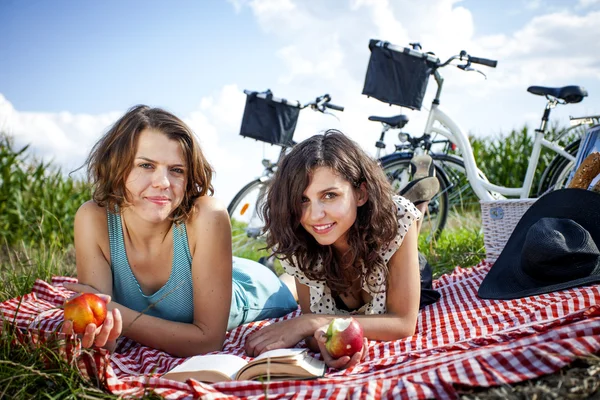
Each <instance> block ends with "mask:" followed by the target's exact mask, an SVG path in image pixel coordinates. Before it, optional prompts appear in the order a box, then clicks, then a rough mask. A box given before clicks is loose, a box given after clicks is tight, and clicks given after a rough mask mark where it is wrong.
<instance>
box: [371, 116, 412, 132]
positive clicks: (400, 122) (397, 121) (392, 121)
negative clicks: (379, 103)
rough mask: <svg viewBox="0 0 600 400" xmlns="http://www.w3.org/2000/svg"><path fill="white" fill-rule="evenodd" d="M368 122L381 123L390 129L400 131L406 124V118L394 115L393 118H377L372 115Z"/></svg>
mask: <svg viewBox="0 0 600 400" xmlns="http://www.w3.org/2000/svg"><path fill="white" fill-rule="evenodd" d="M369 121H377V122H383V123H384V124H387V125H389V126H391V127H392V128H397V129H401V128H403V127H404V125H406V124H408V116H406V115H404V114H400V115H396V116H394V117H377V116H375V115H372V116H370V117H369Z"/></svg>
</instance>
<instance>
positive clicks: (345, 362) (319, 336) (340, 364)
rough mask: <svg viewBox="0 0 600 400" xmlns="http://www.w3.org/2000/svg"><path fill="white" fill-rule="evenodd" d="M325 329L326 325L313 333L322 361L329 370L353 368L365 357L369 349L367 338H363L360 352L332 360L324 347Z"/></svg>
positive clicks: (325, 339)
mask: <svg viewBox="0 0 600 400" xmlns="http://www.w3.org/2000/svg"><path fill="white" fill-rule="evenodd" d="M327 327H328V325H325V326H322V327H321V328H319V329H317V330H316V331H315V334H314V337H315V339H316V341H317V344H318V345H319V349H320V351H321V356H322V357H323V361H325V364H327V365H328V366H329V367H331V368H336V369H346V368H350V367H353V366H355V365H356V364H358V363H359V362H361V361H362V360H364V359H365V356H366V355H367V350H368V348H369V341H368V340H367V338H363V346H362V350H361V351H359V352H356V353H354V354H353V355H352V357H348V356H343V357H340V358H333V357H331V355H330V354H329V352H328V351H327V348H326V347H325V342H326V341H327V335H326V332H327Z"/></svg>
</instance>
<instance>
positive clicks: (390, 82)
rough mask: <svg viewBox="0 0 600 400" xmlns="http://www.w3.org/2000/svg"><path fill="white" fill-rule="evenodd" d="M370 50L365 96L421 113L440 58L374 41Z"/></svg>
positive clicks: (370, 42) (370, 44) (372, 40)
mask: <svg viewBox="0 0 600 400" xmlns="http://www.w3.org/2000/svg"><path fill="white" fill-rule="evenodd" d="M390 46H392V47H393V48H394V49H392V48H390ZM369 49H370V50H371V57H370V58H369V65H368V67H367V75H366V77H365V85H364V88H363V92H362V94H365V95H367V96H369V97H374V98H376V99H377V100H380V101H383V102H384V103H389V104H395V105H397V106H400V107H407V108H410V109H412V110H420V109H421V104H422V103H423V97H424V96H425V91H426V90H427V83H428V82H429V75H430V74H431V73H432V71H433V68H434V67H435V66H436V64H437V61H438V60H437V58H436V57H435V56H432V55H430V54H426V53H421V52H419V51H416V50H412V49H409V48H404V47H398V46H393V45H391V44H390V43H388V42H383V41H381V40H375V39H371V40H370V41H369ZM396 49H400V51H398V50H396Z"/></svg>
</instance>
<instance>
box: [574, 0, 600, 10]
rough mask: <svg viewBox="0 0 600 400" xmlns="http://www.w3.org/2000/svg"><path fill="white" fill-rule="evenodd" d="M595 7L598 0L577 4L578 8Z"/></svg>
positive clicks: (599, 0) (598, 2)
mask: <svg viewBox="0 0 600 400" xmlns="http://www.w3.org/2000/svg"><path fill="white" fill-rule="evenodd" d="M595 5H600V0H579V1H578V2H577V7H578V8H588V7H593V6H595Z"/></svg>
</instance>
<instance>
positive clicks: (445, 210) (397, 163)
mask: <svg viewBox="0 0 600 400" xmlns="http://www.w3.org/2000/svg"><path fill="white" fill-rule="evenodd" d="M412 156H413V154H412V153H394V154H391V155H389V156H386V157H383V158H382V159H381V160H380V162H381V166H382V168H383V169H384V171H385V173H386V175H387V176H388V179H390V182H392V187H393V189H394V191H396V192H399V191H400V190H401V189H402V188H404V186H406V185H407V184H408V182H409V180H410V168H409V167H410V160H411V158H412ZM430 156H431V158H433V160H434V165H435V169H436V176H437V177H438V178H439V181H440V191H439V193H438V194H437V195H436V196H435V197H434V198H433V199H432V201H431V202H430V203H429V206H428V210H427V212H426V213H425V215H424V221H423V224H422V225H421V233H420V234H421V236H424V237H425V238H426V240H431V239H433V238H437V237H439V235H440V234H441V233H442V231H443V230H444V228H445V227H447V226H450V227H462V226H465V221H464V218H465V215H468V214H469V213H468V211H472V210H476V211H479V200H478V198H477V196H476V195H475V193H474V192H473V190H472V189H471V186H470V185H469V181H468V180H467V177H466V174H465V167H464V163H463V161H462V159H460V158H459V157H456V156H452V155H448V154H438V153H430Z"/></svg>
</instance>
